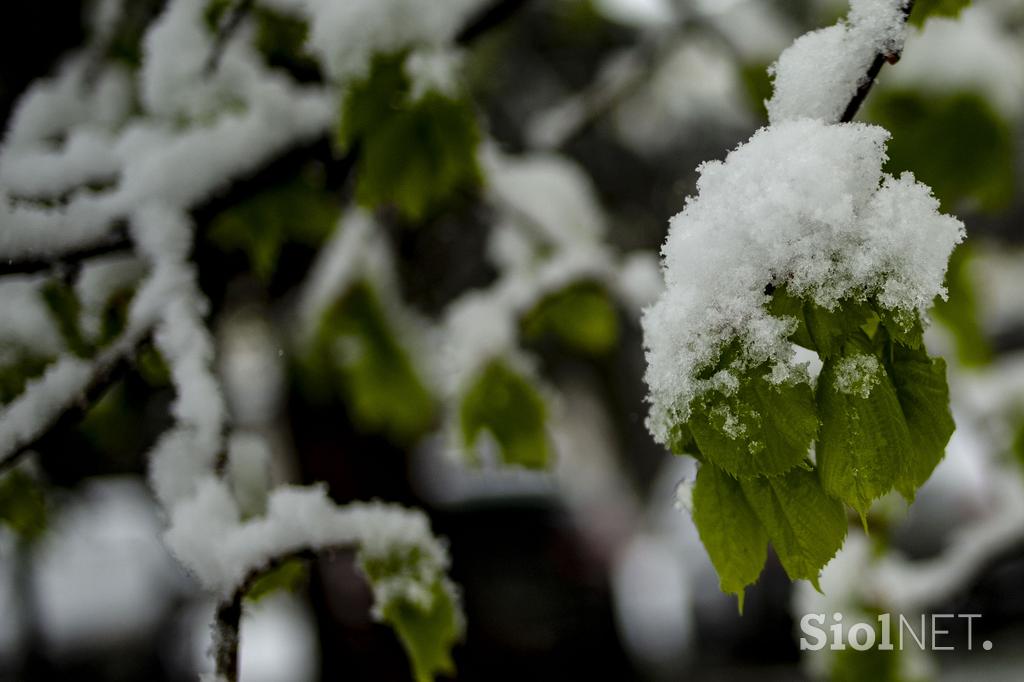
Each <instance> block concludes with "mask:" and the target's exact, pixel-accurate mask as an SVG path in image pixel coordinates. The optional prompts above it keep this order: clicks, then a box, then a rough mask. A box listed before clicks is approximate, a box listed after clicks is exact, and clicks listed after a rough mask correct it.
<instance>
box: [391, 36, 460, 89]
mask: <svg viewBox="0 0 1024 682" xmlns="http://www.w3.org/2000/svg"><path fill="white" fill-rule="evenodd" d="M462 58H463V55H462V53H460V52H458V51H457V50H452V49H442V48H433V49H426V50H416V51H415V52H412V53H410V54H409V56H408V57H406V58H405V63H404V64H403V68H404V70H405V75H406V76H408V77H409V80H410V81H411V82H412V91H411V92H410V97H411V98H412V100H413V101H417V100H419V99H421V98H422V97H423V96H424V95H426V94H427V93H429V92H435V93H438V94H441V95H444V96H446V97H451V98H455V97H456V96H457V95H458V90H459V68H460V67H461V66H462Z"/></svg>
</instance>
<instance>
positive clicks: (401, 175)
mask: <svg viewBox="0 0 1024 682" xmlns="http://www.w3.org/2000/svg"><path fill="white" fill-rule="evenodd" d="M404 57H405V55H404V54H399V55H390V56H385V57H377V58H375V59H374V61H373V63H372V65H371V69H370V73H369V75H368V76H367V77H366V78H365V79H363V80H360V81H358V82H356V83H354V84H352V85H351V86H350V87H349V89H348V91H347V92H346V93H345V96H344V100H343V103H342V112H341V120H340V123H339V126H338V135H337V141H338V145H339V147H340V148H341V149H342V150H343V151H345V150H349V149H351V148H352V147H353V146H355V145H356V144H358V145H359V146H360V158H359V163H358V170H357V184H356V198H357V200H358V201H359V203H360V204H361V205H363V206H366V207H369V208H377V207H380V206H384V205H393V206H394V207H395V208H397V209H398V211H399V212H400V213H401V214H402V215H403V216H404V217H405V218H407V219H408V220H411V221H413V222H419V221H421V220H423V219H424V218H427V217H429V216H430V215H432V214H433V213H435V212H436V211H438V210H439V209H440V208H442V207H444V206H446V205H447V204H448V203H449V202H451V201H452V200H453V199H454V198H455V197H456V196H457V195H459V194H460V193H464V192H469V191H473V190H475V189H476V188H477V186H478V185H479V184H480V169H479V165H478V163H477V154H476V149H477V145H478V144H479V141H480V132H479V129H478V126H477V120H476V114H475V112H474V110H473V107H472V104H471V103H470V101H469V100H468V99H452V98H450V97H448V96H446V95H442V94H440V93H438V92H434V91H429V92H427V93H425V94H423V95H422V96H421V97H419V98H418V99H413V98H412V95H411V86H410V83H409V80H408V78H407V77H406V75H405V71H404V68H403V62H404Z"/></svg>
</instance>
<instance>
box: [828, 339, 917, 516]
mask: <svg viewBox="0 0 1024 682" xmlns="http://www.w3.org/2000/svg"><path fill="white" fill-rule="evenodd" d="M858 356H859V358H858ZM860 358H862V359H865V360H867V361H869V362H870V363H873V366H872V367H871V370H872V371H871V372H870V373H869V374H867V375H865V376H863V377H860V378H857V377H853V376H851V373H852V372H853V369H854V368H855V367H857V365H852V364H850V363H853V362H854V361H855V360H857V359H860ZM867 391H870V392H869V393H868V392H867ZM817 398H818V411H819V415H820V416H821V432H820V434H819V436H818V445H817V450H816V452H817V463H818V473H819V476H820V477H821V483H822V486H823V487H824V489H825V490H826V491H827V492H828V493H829V494H830V495H833V496H835V497H837V498H839V499H840V500H842V501H843V502H846V503H847V504H849V505H850V506H851V507H853V508H854V509H855V510H857V512H858V513H860V515H861V517H864V516H865V515H866V514H867V512H868V509H869V508H870V507H871V503H872V501H873V500H875V499H877V498H879V497H881V496H882V495H884V494H886V493H887V492H889V491H890V490H892V487H893V485H894V484H895V483H896V479H897V476H898V473H899V469H900V462H901V461H902V460H903V459H904V458H907V457H909V456H910V453H911V449H912V446H911V442H910V432H909V430H908V429H907V423H906V420H905V419H904V417H903V411H902V409H901V408H900V402H899V400H898V399H897V397H896V389H895V387H894V386H893V383H892V380H891V379H890V377H889V374H888V372H886V371H885V367H884V365H883V364H882V363H881V362H879V361H878V359H877V358H875V356H874V355H868V354H863V353H860V352H859V351H854V352H852V353H851V354H850V355H847V356H842V357H838V358H830V359H828V360H826V361H825V364H824V366H823V367H822V369H821V374H820V375H819V377H818V390H817Z"/></svg>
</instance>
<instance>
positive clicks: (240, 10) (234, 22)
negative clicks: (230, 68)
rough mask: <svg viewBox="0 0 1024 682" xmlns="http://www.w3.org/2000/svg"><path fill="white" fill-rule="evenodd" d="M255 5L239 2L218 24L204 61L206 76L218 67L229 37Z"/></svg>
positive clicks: (246, 1)
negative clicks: (208, 54)
mask: <svg viewBox="0 0 1024 682" xmlns="http://www.w3.org/2000/svg"><path fill="white" fill-rule="evenodd" d="M255 4H256V3H255V2H254V0H239V2H238V3H237V4H236V5H234V6H233V7H232V8H231V9H230V10H228V13H227V16H225V18H224V20H223V21H221V22H220V26H219V27H217V35H216V36H214V39H213V48H212V49H211V50H210V56H209V57H207V59H206V67H205V71H206V75H207V76H210V75H212V74H213V73H214V72H215V71H216V70H217V67H218V66H219V65H220V58H221V56H222V55H223V54H224V50H225V49H226V48H227V44H228V41H229V40H230V39H231V36H233V35H234V34H235V31H237V30H238V27H239V26H241V25H242V21H244V20H245V18H246V17H247V16H248V15H249V12H251V11H252V8H253V6H254V5H255Z"/></svg>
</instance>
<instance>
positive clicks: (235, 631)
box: [212, 547, 343, 682]
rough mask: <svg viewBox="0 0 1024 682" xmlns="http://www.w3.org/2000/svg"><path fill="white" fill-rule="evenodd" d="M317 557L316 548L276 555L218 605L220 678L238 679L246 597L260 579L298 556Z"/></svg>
mask: <svg viewBox="0 0 1024 682" xmlns="http://www.w3.org/2000/svg"><path fill="white" fill-rule="evenodd" d="M340 549H343V548H342V547H330V548H326V549H324V550H322V551H323V552H332V551H338V550H340ZM316 558H317V553H316V552H314V551H313V550H312V549H301V550H298V551H296V552H289V553H287V554H283V555H281V556H277V557H274V558H273V559H271V560H270V561H269V562H267V564H266V565H265V566H262V567H260V568H258V569H256V570H254V571H251V572H250V573H249V574H248V575H247V576H246V577H245V579H244V580H242V583H241V585H239V586H238V588H237V589H236V590H235V591H234V592H233V593H232V594H231V597H229V598H228V599H226V600H225V601H222V602H221V603H220V604H219V605H218V606H217V615H216V618H215V619H214V624H213V651H212V654H213V660H214V662H215V665H216V673H217V677H218V678H219V679H223V680H226V681H227V682H238V647H239V643H240V641H241V637H240V632H241V628H242V601H243V600H244V599H245V595H246V594H248V592H249V590H251V589H252V587H253V585H255V584H256V581H257V580H259V579H260V578H262V577H263V576H265V575H267V574H268V573H270V572H271V571H273V570H275V569H277V568H280V567H281V565H283V564H285V563H287V562H289V561H292V560H294V559H305V560H313V559H316Z"/></svg>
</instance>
